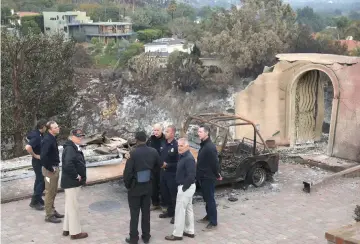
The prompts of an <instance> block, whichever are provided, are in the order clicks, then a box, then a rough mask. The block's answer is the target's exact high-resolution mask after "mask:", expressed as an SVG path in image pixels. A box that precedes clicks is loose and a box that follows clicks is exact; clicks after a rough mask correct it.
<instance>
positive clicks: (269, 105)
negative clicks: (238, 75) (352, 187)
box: [235, 55, 360, 161]
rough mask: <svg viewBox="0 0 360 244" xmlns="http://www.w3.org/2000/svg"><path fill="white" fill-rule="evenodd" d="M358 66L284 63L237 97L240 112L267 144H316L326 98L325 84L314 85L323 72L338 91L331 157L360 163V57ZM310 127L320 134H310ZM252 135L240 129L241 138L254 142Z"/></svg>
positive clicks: (305, 62) (329, 145) (333, 107)
mask: <svg viewBox="0 0 360 244" xmlns="http://www.w3.org/2000/svg"><path fill="white" fill-rule="evenodd" d="M319 56H320V57H321V55H319ZM324 57H325V56H324ZM339 57H340V56H339ZM357 61H358V62H357V63H353V64H351V65H340V64H338V63H335V64H316V63H314V62H309V61H294V62H288V61H284V60H283V61H280V62H278V63H277V64H276V65H275V67H274V70H273V72H269V73H263V74H261V75H260V76H259V77H258V78H257V79H256V80H254V81H253V82H252V83H251V84H249V86H248V87H247V88H246V89H245V90H243V91H241V92H239V93H238V94H237V95H236V99H235V112H236V114H238V115H240V116H243V117H245V118H248V119H250V120H252V121H253V122H254V123H255V124H257V125H259V126H258V129H259V131H260V133H261V134H262V136H263V137H264V140H268V139H274V140H275V141H276V143H277V144H278V145H284V144H291V145H293V144H295V143H296V142H297V141H301V140H302V139H303V138H301V137H302V136H303V137H304V138H305V139H306V138H311V139H313V140H315V141H316V140H318V139H319V138H320V135H321V133H322V132H321V128H322V121H323V118H324V103H323V100H324V99H323V96H324V94H323V92H322V91H323V89H321V88H322V87H321V84H320V85H319V90H316V85H314V82H316V74H317V71H316V70H318V71H322V72H324V73H326V74H327V75H328V76H329V77H330V79H331V81H332V83H333V86H334V99H333V105H332V116H331V123H330V133H329V143H328V154H329V155H331V156H337V157H340V158H345V159H349V160H355V161H359V160H360V158H359V155H360V153H359V152H360V140H359V138H360V95H359V94H360V58H358V60H357ZM320 63H321V62H320ZM314 70H315V71H314ZM304 84H307V85H304ZM315 90H316V91H318V93H317V94H318V99H319V101H320V102H319V103H318V107H317V108H318V110H317V116H316V120H313V121H311V120H310V119H309V118H310V117H309V115H308V114H306V113H307V112H309V111H310V112H311V113H312V112H313V111H314V107H315V106H314V101H315V100H314V99H315V98H314V97H316V96H314V94H315ZM321 90H322V91H321ZM296 94H298V95H300V97H299V96H298V97H297V96H296ZM321 101H322V102H321ZM297 104H300V105H297ZM301 104H302V105H301ZM315 114H316V113H315ZM299 125H300V126H299ZM306 126H308V128H312V129H314V131H313V132H311V131H310V130H309V129H308V130H306V128H305V127H306ZM252 133H253V132H252V129H251V128H250V127H249V128H247V127H244V126H242V127H238V128H237V130H236V138H239V139H240V138H242V137H250V138H251V136H252ZM299 135H302V136H299ZM301 142H304V141H301Z"/></svg>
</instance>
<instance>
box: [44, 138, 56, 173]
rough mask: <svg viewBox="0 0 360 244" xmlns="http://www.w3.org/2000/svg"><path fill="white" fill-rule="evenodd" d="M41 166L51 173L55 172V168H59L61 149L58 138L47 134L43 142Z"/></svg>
mask: <svg viewBox="0 0 360 244" xmlns="http://www.w3.org/2000/svg"><path fill="white" fill-rule="evenodd" d="M40 160H41V165H42V166H44V167H45V168H46V169H47V170H49V171H50V172H54V169H53V168H52V167H53V166H59V163H60V158H59V149H58V144H57V141H56V137H55V136H53V135H51V134H50V133H47V134H46V135H45V136H44V139H43V140H42V142H41V154H40Z"/></svg>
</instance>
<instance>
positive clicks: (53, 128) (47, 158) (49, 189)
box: [40, 121, 64, 223]
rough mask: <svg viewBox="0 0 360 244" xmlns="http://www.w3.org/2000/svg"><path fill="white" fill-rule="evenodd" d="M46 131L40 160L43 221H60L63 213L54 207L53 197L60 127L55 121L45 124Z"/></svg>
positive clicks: (57, 167) (58, 161) (56, 174)
mask: <svg viewBox="0 0 360 244" xmlns="http://www.w3.org/2000/svg"><path fill="white" fill-rule="evenodd" d="M46 128H47V129H48V133H47V134H46V135H45V136H44V139H43V141H42V143H41V155H40V160H41V164H42V174H43V175H44V177H45V180H44V181H45V190H46V193H45V213H46V215H45V221H46V222H50V223H60V222H61V220H60V218H63V217H64V215H62V214H59V213H58V212H57V211H56V210H55V207H54V202H55V197H56V193H57V189H58V184H59V173H60V170H59V163H60V159H59V149H58V144H57V141H56V136H57V135H58V134H59V132H60V127H59V126H58V124H57V123H56V122H55V121H49V122H48V123H47V124H46Z"/></svg>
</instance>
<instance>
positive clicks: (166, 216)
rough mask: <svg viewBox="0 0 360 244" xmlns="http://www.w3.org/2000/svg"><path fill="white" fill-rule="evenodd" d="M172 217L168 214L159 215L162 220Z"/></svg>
mask: <svg viewBox="0 0 360 244" xmlns="http://www.w3.org/2000/svg"><path fill="white" fill-rule="evenodd" d="M171 217H172V216H170V215H169V214H168V213H162V214H160V215H159V218H160V219H165V218H171Z"/></svg>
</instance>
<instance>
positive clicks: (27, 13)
mask: <svg viewBox="0 0 360 244" xmlns="http://www.w3.org/2000/svg"><path fill="white" fill-rule="evenodd" d="M16 14H17V15H18V16H19V17H20V18H21V17H24V16H33V15H39V14H40V13H36V12H17V13H16Z"/></svg>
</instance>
